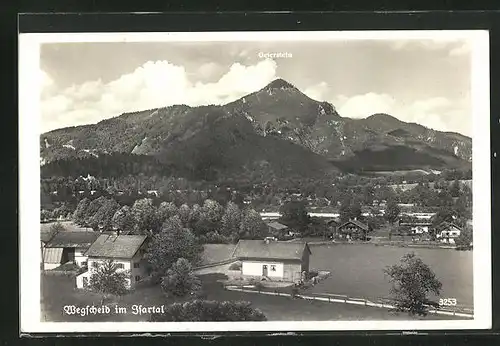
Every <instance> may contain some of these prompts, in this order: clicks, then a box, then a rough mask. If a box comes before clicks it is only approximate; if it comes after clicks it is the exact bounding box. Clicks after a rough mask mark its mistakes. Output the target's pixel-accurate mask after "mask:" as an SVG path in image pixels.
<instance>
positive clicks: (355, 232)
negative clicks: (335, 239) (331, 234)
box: [337, 220, 369, 240]
mask: <svg viewBox="0 0 500 346" xmlns="http://www.w3.org/2000/svg"><path fill="white" fill-rule="evenodd" d="M337 230H338V231H337V234H338V236H339V238H341V239H345V240H366V236H367V234H368V230H369V227H368V225H366V224H364V223H363V222H361V221H359V220H349V221H347V222H345V223H343V224H342V225H340V226H338V228H337Z"/></svg>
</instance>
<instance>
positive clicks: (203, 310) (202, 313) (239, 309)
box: [150, 299, 267, 322]
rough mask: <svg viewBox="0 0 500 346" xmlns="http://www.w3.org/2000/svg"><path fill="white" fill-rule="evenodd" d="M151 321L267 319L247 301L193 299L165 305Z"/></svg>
mask: <svg viewBox="0 0 500 346" xmlns="http://www.w3.org/2000/svg"><path fill="white" fill-rule="evenodd" d="M150 321H151V322H195V321H205V322H208V321H213V322H221V321H267V318H266V316H265V315H264V314H263V313H262V312H261V311H260V310H259V309H254V308H252V307H251V303H249V302H243V301H240V302H234V301H223V302H220V301H214V300H198V299H197V300H193V301H190V302H185V303H175V304H172V305H170V306H167V307H166V309H165V313H163V314H159V313H155V314H152V315H151V317H150Z"/></svg>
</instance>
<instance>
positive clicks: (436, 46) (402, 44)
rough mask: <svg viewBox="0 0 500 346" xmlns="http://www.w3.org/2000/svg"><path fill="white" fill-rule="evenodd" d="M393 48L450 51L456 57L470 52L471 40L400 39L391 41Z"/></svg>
mask: <svg viewBox="0 0 500 346" xmlns="http://www.w3.org/2000/svg"><path fill="white" fill-rule="evenodd" d="M390 47H391V48H392V49H393V50H396V51H401V50H407V51H419V50H420V51H422V50H426V51H439V50H442V51H448V56H450V57H456V56H461V55H465V54H469V53H470V51H471V47H470V42H469V41H468V40H464V39H461V40H459V39H451V40H450V39H448V40H444V39H439V40H438V39H436V40H417V39H415V40H398V41H394V42H391V43H390Z"/></svg>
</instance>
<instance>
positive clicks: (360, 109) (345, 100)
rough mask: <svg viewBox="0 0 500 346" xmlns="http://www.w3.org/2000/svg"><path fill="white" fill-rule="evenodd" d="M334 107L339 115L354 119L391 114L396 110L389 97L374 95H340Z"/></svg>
mask: <svg viewBox="0 0 500 346" xmlns="http://www.w3.org/2000/svg"><path fill="white" fill-rule="evenodd" d="M334 105H335V107H336V108H337V111H338V112H339V114H340V115H342V116H346V117H349V118H354V119H359V118H366V117H369V116H370V115H372V114H375V113H388V114H391V113H392V112H394V111H395V110H396V109H397V107H396V101H395V100H394V99H393V98H392V97H391V96H390V95H387V94H376V93H368V94H364V95H355V96H353V97H347V96H343V95H341V96H339V97H338V98H337V99H336V100H335V101H334Z"/></svg>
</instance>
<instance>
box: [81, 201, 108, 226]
mask: <svg viewBox="0 0 500 346" xmlns="http://www.w3.org/2000/svg"><path fill="white" fill-rule="evenodd" d="M104 202H106V198H105V197H103V196H101V197H99V198H96V199H94V200H93V201H92V202H90V204H89V206H88V208H87V209H86V211H85V214H84V220H83V224H84V225H85V226H88V227H92V228H93V229H94V230H97V229H98V220H97V219H94V215H95V214H96V213H97V212H98V211H99V209H101V207H102V205H103V204H104Z"/></svg>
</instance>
